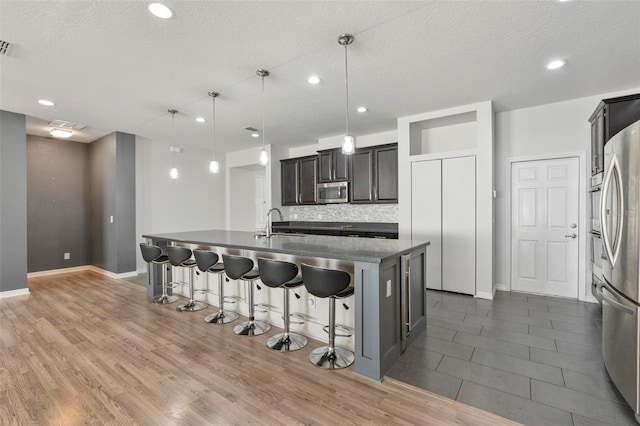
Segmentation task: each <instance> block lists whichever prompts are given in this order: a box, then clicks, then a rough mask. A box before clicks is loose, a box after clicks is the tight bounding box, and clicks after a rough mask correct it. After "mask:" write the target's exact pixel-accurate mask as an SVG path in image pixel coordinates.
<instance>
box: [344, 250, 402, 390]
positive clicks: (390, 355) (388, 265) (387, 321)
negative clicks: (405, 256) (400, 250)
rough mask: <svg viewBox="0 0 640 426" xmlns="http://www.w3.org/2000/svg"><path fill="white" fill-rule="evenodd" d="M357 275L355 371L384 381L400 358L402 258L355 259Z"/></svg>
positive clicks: (355, 274) (355, 272) (355, 273)
mask: <svg viewBox="0 0 640 426" xmlns="http://www.w3.org/2000/svg"><path fill="white" fill-rule="evenodd" d="M354 277H355V297H356V307H355V309H356V311H355V325H356V331H355V351H356V354H355V363H354V371H355V372H356V373H357V374H360V375H362V376H365V377H368V378H371V379H374V380H377V381H381V380H382V378H383V377H384V375H385V374H386V373H387V371H388V370H389V369H390V368H391V366H392V365H393V364H394V363H395V362H396V361H397V360H398V359H399V358H400V351H401V348H400V331H401V328H400V327H401V315H400V258H399V257H398V258H394V259H392V260H388V261H385V262H383V263H379V264H378V263H365V262H355V263H354ZM387 282H389V283H390V288H391V291H390V293H388V292H387Z"/></svg>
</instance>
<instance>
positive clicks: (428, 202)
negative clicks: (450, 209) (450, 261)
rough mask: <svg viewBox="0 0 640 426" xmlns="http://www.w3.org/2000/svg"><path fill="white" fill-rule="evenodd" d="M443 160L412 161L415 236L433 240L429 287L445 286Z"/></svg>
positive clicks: (429, 258)
mask: <svg viewBox="0 0 640 426" xmlns="http://www.w3.org/2000/svg"><path fill="white" fill-rule="evenodd" d="M441 186H442V160H429V161H420V162H414V163H411V239H413V240H423V241H429V242H430V243H431V244H430V245H429V247H427V288H430V289H434V290H442V188H441Z"/></svg>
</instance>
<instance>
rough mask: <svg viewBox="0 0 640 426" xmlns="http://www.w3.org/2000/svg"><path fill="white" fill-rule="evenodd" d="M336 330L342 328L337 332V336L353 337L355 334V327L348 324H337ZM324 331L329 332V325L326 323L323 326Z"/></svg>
mask: <svg viewBox="0 0 640 426" xmlns="http://www.w3.org/2000/svg"><path fill="white" fill-rule="evenodd" d="M336 330H340V332H337V331H336V333H335V336H336V337H351V336H353V332H354V329H353V328H352V327H349V326H348V325H343V324H336ZM322 331H324V332H325V333H327V334H329V326H328V325H325V326H324V327H322Z"/></svg>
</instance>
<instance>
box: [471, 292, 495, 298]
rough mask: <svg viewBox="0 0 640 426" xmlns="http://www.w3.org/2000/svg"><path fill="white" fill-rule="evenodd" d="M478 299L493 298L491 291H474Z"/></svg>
mask: <svg viewBox="0 0 640 426" xmlns="http://www.w3.org/2000/svg"><path fill="white" fill-rule="evenodd" d="M475 297H477V298H478V299H486V300H493V293H487V292H486V291H476V296H475Z"/></svg>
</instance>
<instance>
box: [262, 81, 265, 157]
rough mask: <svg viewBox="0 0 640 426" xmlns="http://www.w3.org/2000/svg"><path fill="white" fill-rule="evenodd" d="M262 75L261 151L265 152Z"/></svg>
mask: <svg viewBox="0 0 640 426" xmlns="http://www.w3.org/2000/svg"><path fill="white" fill-rule="evenodd" d="M264 77H265V76H264V75H262V150H263V151H264V150H265V143H264V133H265V131H264Z"/></svg>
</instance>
